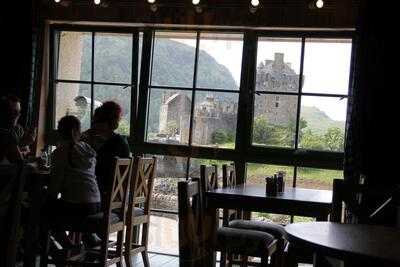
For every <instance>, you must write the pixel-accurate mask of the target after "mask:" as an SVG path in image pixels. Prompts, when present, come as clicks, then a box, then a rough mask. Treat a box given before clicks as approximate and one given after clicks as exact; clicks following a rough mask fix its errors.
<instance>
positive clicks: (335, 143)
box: [324, 127, 344, 151]
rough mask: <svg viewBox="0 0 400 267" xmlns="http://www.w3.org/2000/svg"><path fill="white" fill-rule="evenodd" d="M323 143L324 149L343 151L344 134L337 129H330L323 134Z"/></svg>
mask: <svg viewBox="0 0 400 267" xmlns="http://www.w3.org/2000/svg"><path fill="white" fill-rule="evenodd" d="M324 143H325V147H326V149H329V150H331V151H343V150H344V133H343V131H342V130H341V129H340V128H338V127H331V128H329V129H328V130H327V132H326V133H325V134H324Z"/></svg>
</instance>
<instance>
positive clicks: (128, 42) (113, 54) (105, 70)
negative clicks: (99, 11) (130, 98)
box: [94, 33, 132, 84]
mask: <svg viewBox="0 0 400 267" xmlns="http://www.w3.org/2000/svg"><path fill="white" fill-rule="evenodd" d="M131 79H132V35H131V34H117V33H96V34H95V43H94V81H95V82H115V83H126V84H130V83H131Z"/></svg>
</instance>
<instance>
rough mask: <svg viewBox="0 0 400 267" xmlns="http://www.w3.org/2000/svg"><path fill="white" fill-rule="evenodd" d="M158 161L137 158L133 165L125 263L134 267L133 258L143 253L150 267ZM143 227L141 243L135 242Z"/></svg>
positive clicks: (145, 263)
mask: <svg viewBox="0 0 400 267" xmlns="http://www.w3.org/2000/svg"><path fill="white" fill-rule="evenodd" d="M156 165H157V159H156V158H155V157H153V158H141V157H135V160H134V163H133V171H132V179H131V181H130V194H129V201H128V212H127V219H126V239H125V253H124V255H125V263H126V266H128V267H130V266H132V264H133V263H132V259H131V256H132V255H134V254H138V253H141V254H142V258H143V263H144V266H145V267H149V266H150V263H149V257H148V254H147V245H148V236H149V226H150V201H151V195H152V192H153V182H154V174H155V171H156V169H157V167H156ZM139 227H141V230H142V235H141V239H142V240H141V242H140V243H139V242H135V240H136V238H137V237H138V236H137V230H138V229H139Z"/></svg>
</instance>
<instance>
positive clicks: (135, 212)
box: [133, 208, 144, 217]
mask: <svg viewBox="0 0 400 267" xmlns="http://www.w3.org/2000/svg"><path fill="white" fill-rule="evenodd" d="M143 215H144V210H143V209H141V208H135V209H134V210H133V216H134V217H139V216H143Z"/></svg>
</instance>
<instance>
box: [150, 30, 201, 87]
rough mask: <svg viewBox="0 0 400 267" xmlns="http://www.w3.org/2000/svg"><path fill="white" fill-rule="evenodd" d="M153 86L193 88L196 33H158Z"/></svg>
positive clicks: (155, 44) (153, 67)
mask: <svg viewBox="0 0 400 267" xmlns="http://www.w3.org/2000/svg"><path fill="white" fill-rule="evenodd" d="M153 45H154V49H153V64H152V76H151V85H159V86H169V87H190V88H192V87H193V76H194V62H195V55H196V33H192V32H187V33H181V32H156V33H155V37H154V44H153Z"/></svg>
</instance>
